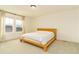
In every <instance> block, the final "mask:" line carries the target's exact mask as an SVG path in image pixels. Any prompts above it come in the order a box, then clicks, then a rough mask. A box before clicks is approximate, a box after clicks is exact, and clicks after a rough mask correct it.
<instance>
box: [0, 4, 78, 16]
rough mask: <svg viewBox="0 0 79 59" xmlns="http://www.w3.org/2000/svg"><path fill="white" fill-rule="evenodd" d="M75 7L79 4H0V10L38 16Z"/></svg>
mask: <svg viewBox="0 0 79 59" xmlns="http://www.w3.org/2000/svg"><path fill="white" fill-rule="evenodd" d="M77 8H79V6H76V5H37V7H36V8H31V7H30V6H29V5H0V9H1V10H5V11H8V12H12V13H15V14H19V15H23V16H28V17H39V16H43V15H47V14H50V13H56V12H60V11H61V12H62V11H66V10H71V9H72V10H73V9H77Z"/></svg>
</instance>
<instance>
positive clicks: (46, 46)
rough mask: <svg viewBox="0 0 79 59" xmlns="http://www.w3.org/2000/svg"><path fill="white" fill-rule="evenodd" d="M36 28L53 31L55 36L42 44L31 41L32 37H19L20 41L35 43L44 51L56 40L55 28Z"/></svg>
mask: <svg viewBox="0 0 79 59" xmlns="http://www.w3.org/2000/svg"><path fill="white" fill-rule="evenodd" d="M37 30H38V31H49V32H53V33H54V34H55V36H54V37H53V38H52V39H50V40H49V41H48V42H47V43H46V44H42V43H40V42H36V41H32V39H28V40H26V39H25V38H20V41H21V42H27V43H29V44H32V45H35V46H37V47H40V48H42V49H43V50H44V51H45V52H46V51H47V50H48V47H49V45H50V44H51V43H53V42H54V41H55V40H56V36H57V35H56V33H57V29H53V28H38V29H37Z"/></svg>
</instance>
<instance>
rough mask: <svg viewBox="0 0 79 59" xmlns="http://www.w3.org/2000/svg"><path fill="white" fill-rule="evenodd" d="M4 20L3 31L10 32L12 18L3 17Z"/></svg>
mask: <svg viewBox="0 0 79 59" xmlns="http://www.w3.org/2000/svg"><path fill="white" fill-rule="evenodd" d="M4 22H5V32H12V31H13V22H14V19H12V18H10V17H5V21H4Z"/></svg>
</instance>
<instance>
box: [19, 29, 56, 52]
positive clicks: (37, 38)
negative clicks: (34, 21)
mask: <svg viewBox="0 0 79 59" xmlns="http://www.w3.org/2000/svg"><path fill="white" fill-rule="evenodd" d="M56 33H57V30H56V29H55V28H54V29H53V28H37V31H36V32H32V33H27V34H23V35H22V36H21V37H20V41H21V42H25V43H29V44H32V45H35V46H37V47H40V48H42V49H43V50H44V51H47V50H48V47H49V46H50V44H51V43H53V42H54V41H55V40H56Z"/></svg>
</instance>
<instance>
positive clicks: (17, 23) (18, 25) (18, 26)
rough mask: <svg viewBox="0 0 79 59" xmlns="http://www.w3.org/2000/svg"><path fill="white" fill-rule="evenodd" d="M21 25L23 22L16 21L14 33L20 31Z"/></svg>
mask: <svg viewBox="0 0 79 59" xmlns="http://www.w3.org/2000/svg"><path fill="white" fill-rule="evenodd" d="M22 25H23V22H22V20H16V25H15V26H16V32H21V31H22Z"/></svg>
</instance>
